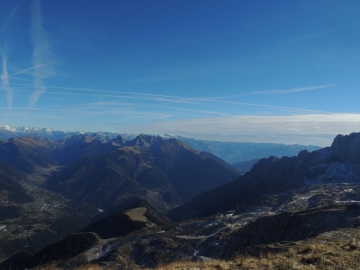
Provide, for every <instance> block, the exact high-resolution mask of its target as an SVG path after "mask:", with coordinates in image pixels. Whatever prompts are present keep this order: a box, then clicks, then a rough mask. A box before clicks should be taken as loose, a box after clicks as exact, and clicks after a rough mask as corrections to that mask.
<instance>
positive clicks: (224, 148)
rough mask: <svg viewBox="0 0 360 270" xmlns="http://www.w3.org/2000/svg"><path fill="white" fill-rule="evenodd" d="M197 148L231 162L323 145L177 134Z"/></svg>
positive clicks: (284, 153)
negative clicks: (205, 138) (250, 141)
mask: <svg viewBox="0 0 360 270" xmlns="http://www.w3.org/2000/svg"><path fill="white" fill-rule="evenodd" d="M175 137H176V138H177V139H179V140H182V141H183V142H185V143H186V144H188V145H190V146H191V147H192V148H194V149H196V150H202V151H207V152H209V153H212V154H214V155H215V156H218V157H220V158H222V159H223V160H225V161H226V162H228V163H230V164H234V163H237V162H240V161H249V160H254V159H260V158H268V157H270V156H276V157H278V158H282V157H284V156H288V157H291V156H296V155H297V154H298V153H299V152H300V151H301V150H305V149H306V150H307V151H309V152H312V151H315V150H319V149H321V147H319V146H314V145H299V144H291V145H286V144H276V143H249V142H220V141H208V140H195V139H191V138H185V137H182V136H175Z"/></svg>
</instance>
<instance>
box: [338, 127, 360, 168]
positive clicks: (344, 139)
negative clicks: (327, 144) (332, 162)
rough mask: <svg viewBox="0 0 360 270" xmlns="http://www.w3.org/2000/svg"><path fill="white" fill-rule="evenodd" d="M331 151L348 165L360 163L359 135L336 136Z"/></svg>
mask: <svg viewBox="0 0 360 270" xmlns="http://www.w3.org/2000/svg"><path fill="white" fill-rule="evenodd" d="M331 149H333V150H334V151H335V152H336V155H338V156H339V157H340V158H341V159H342V160H344V161H350V163H359V162H360V133H351V134H350V135H337V136H336V138H335V139H334V141H333V143H332V145H331Z"/></svg>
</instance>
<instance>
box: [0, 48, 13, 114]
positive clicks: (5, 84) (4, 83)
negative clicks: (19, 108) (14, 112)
mask: <svg viewBox="0 0 360 270" xmlns="http://www.w3.org/2000/svg"><path fill="white" fill-rule="evenodd" d="M1 88H2V89H3V90H5V91H6V93H7V94H6V95H7V103H8V110H9V111H10V110H11V108H12V104H13V90H12V89H11V87H10V84H9V76H8V70H7V61H6V55H5V54H3V55H2V73H1Z"/></svg>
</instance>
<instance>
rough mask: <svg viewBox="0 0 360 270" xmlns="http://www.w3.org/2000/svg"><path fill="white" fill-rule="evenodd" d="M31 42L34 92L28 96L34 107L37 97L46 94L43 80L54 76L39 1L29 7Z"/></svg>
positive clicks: (31, 105) (51, 57) (36, 0)
mask: <svg viewBox="0 0 360 270" xmlns="http://www.w3.org/2000/svg"><path fill="white" fill-rule="evenodd" d="M30 36H31V42H32V44H33V46H34V50H33V55H32V62H33V67H32V68H30V69H33V76H34V87H35V92H34V93H33V94H32V95H31V96H30V107H34V106H35V105H36V103H37V101H38V99H39V97H40V96H41V95H42V94H43V93H45V92H46V90H47V87H46V85H45V82H44V80H45V79H46V78H48V77H50V76H51V75H53V74H54V67H53V65H51V64H49V63H52V62H53V59H54V54H53V52H52V51H51V48H50V43H49V39H48V36H47V32H46V30H45V29H44V27H43V25H42V18H41V9H40V2H39V0H34V1H33V3H32V6H31V28H30ZM45 65H46V66H45Z"/></svg>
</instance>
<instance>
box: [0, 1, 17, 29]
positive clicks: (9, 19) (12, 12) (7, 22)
mask: <svg viewBox="0 0 360 270" xmlns="http://www.w3.org/2000/svg"><path fill="white" fill-rule="evenodd" d="M20 4H21V2H20V3H18V4H17V5H16V6H15V7H14V8H13V9H12V11H11V12H10V14H9V15H8V17H7V18H6V20H5V23H4V25H3V26H2V27H1V29H0V35H1V34H2V33H3V32H4V31H5V30H6V28H7V26H8V25H9V22H10V21H11V19H12V17H13V16H14V14H15V13H16V11H17V10H18V8H19V7H20Z"/></svg>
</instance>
